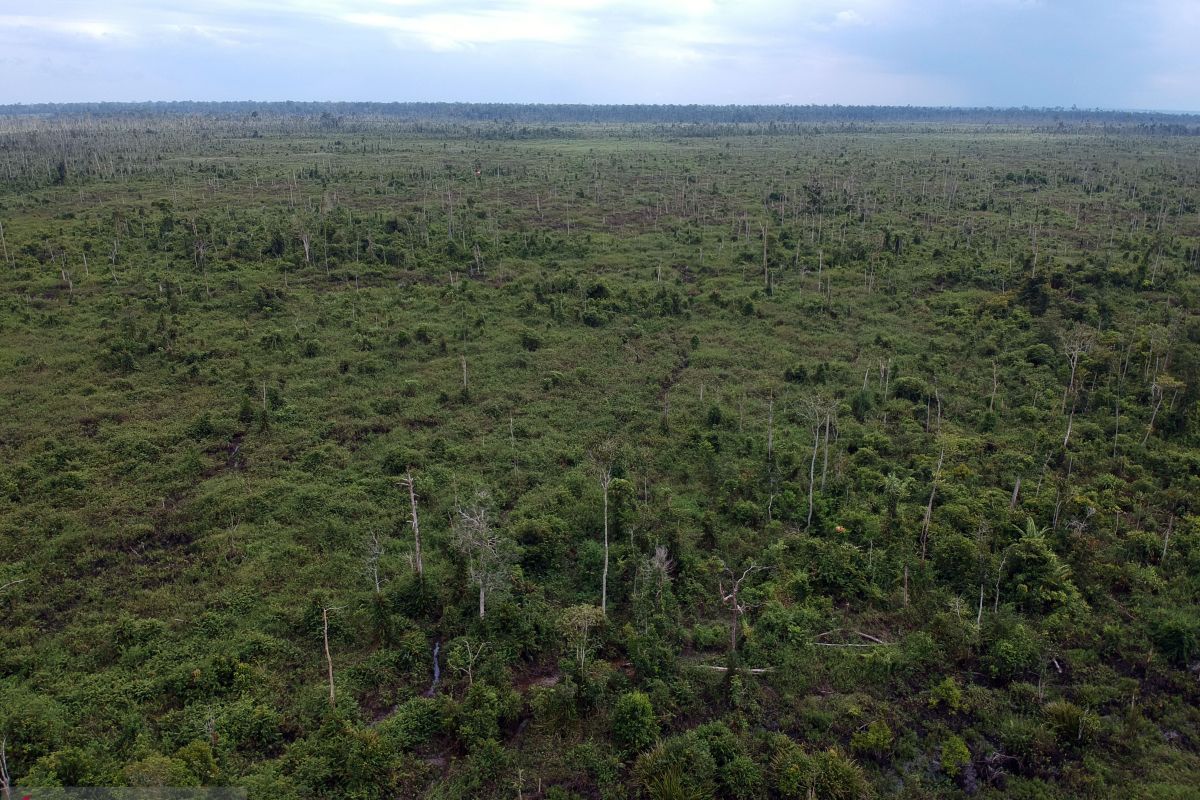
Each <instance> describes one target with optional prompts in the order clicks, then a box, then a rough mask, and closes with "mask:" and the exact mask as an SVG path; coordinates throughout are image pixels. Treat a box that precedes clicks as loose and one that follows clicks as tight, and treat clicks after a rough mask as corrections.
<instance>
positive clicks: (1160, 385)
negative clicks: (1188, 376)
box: [1142, 372, 1183, 446]
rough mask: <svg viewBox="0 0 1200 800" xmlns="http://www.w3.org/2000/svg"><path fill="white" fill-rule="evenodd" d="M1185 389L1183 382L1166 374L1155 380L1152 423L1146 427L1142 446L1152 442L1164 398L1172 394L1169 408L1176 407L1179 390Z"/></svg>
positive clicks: (1151, 388)
mask: <svg viewBox="0 0 1200 800" xmlns="http://www.w3.org/2000/svg"><path fill="white" fill-rule="evenodd" d="M1182 388H1183V382H1182V381H1180V380H1178V379H1177V378H1172V377H1171V376H1170V375H1167V374H1166V373H1165V372H1164V373H1160V374H1159V375H1158V377H1157V378H1155V379H1154V383H1152V384H1151V385H1150V395H1151V397H1153V398H1154V409H1153V410H1152V411H1151V412H1150V422H1149V424H1147V425H1146V435H1145V436H1143V437H1142V445H1143V446H1145V444H1146V442H1148V441H1149V440H1150V434H1151V433H1153V432H1154V420H1155V419H1157V418H1158V411H1159V409H1161V408H1162V404H1163V398H1164V397H1166V396H1167V392H1168V391H1170V392H1171V402H1170V404H1169V405H1168V406H1167V407H1168V408H1170V407H1172V406H1174V405H1175V398H1176V397H1177V396H1178V395H1179V390H1180V389H1182Z"/></svg>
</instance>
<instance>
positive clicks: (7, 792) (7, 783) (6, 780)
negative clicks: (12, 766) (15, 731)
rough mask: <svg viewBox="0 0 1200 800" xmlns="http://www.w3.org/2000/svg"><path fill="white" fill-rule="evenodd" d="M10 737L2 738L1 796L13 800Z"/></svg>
mask: <svg viewBox="0 0 1200 800" xmlns="http://www.w3.org/2000/svg"><path fill="white" fill-rule="evenodd" d="M7 745H8V738H7V737H2V738H0V797H3V798H4V800H12V777H11V776H10V775H9V774H8V752H7V750H6V746H7Z"/></svg>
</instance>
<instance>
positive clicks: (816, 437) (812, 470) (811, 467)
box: [804, 422, 821, 530]
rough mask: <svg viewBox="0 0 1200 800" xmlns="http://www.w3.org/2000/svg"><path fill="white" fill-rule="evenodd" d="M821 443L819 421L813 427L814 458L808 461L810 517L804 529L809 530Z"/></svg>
mask: <svg viewBox="0 0 1200 800" xmlns="http://www.w3.org/2000/svg"><path fill="white" fill-rule="evenodd" d="M820 444H821V424H820V422H818V423H817V424H816V425H815V426H814V427H813V451H812V460H810V461H809V462H808V519H807V520H805V522H804V530H808V529H809V527H811V526H812V515H813V485H814V484H815V483H816V478H817V447H818V446H819V445H820Z"/></svg>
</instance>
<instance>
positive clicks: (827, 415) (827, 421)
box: [821, 410, 833, 492]
mask: <svg viewBox="0 0 1200 800" xmlns="http://www.w3.org/2000/svg"><path fill="white" fill-rule="evenodd" d="M832 416H833V414H832V413H831V412H830V411H828V410H826V411H825V447H824V462H823V463H822V464H821V491H822V492H823V491H825V476H826V475H827V474H828V473H829V425H830V417H832Z"/></svg>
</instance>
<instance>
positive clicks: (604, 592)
mask: <svg viewBox="0 0 1200 800" xmlns="http://www.w3.org/2000/svg"><path fill="white" fill-rule="evenodd" d="M611 484H612V470H611V469H610V468H609V467H605V468H604V472H603V473H601V475H600V487H601V488H602V489H603V490H604V572H603V574H602V575H601V576H600V612H601V613H603V614H607V613H608V487H609V486H610V485H611Z"/></svg>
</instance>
